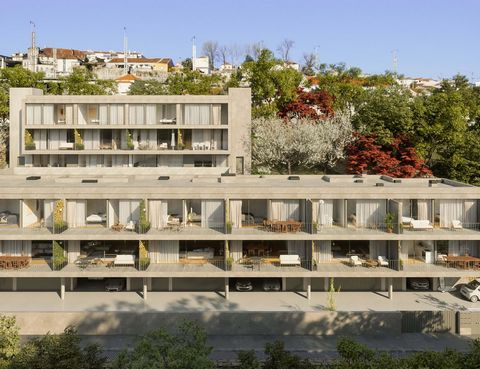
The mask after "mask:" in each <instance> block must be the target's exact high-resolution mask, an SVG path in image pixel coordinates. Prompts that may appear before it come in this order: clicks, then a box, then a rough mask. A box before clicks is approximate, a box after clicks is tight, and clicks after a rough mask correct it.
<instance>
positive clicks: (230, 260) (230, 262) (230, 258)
mask: <svg viewBox="0 0 480 369" xmlns="http://www.w3.org/2000/svg"><path fill="white" fill-rule="evenodd" d="M225 260H226V263H227V270H232V265H233V258H232V257H231V256H228V257H227V258H226V259H225Z"/></svg>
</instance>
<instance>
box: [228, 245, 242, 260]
mask: <svg viewBox="0 0 480 369" xmlns="http://www.w3.org/2000/svg"><path fill="white" fill-rule="evenodd" d="M229 251H230V256H231V257H232V258H233V261H234V262H235V263H236V262H238V261H239V260H241V259H242V258H243V242H242V241H229Z"/></svg>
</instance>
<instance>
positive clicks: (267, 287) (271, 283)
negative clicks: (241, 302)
mask: <svg viewBox="0 0 480 369" xmlns="http://www.w3.org/2000/svg"><path fill="white" fill-rule="evenodd" d="M280 285H281V283H280V280H278V279H277V278H272V279H264V280H263V290H264V291H266V292H268V291H280V288H281V287H280Z"/></svg>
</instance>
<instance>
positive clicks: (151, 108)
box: [145, 104, 157, 124]
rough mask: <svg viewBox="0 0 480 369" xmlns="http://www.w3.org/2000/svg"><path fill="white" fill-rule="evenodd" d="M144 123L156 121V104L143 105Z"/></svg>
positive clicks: (154, 122)
mask: <svg viewBox="0 0 480 369" xmlns="http://www.w3.org/2000/svg"><path fill="white" fill-rule="evenodd" d="M145 123H146V124H156V123H157V106H156V105H155V104H147V105H145Z"/></svg>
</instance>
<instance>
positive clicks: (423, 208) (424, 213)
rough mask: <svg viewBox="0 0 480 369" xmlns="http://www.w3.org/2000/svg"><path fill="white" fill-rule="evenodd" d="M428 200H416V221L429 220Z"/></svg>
mask: <svg viewBox="0 0 480 369" xmlns="http://www.w3.org/2000/svg"><path fill="white" fill-rule="evenodd" d="M429 210H430V200H417V218H418V220H430V211H429Z"/></svg>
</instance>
